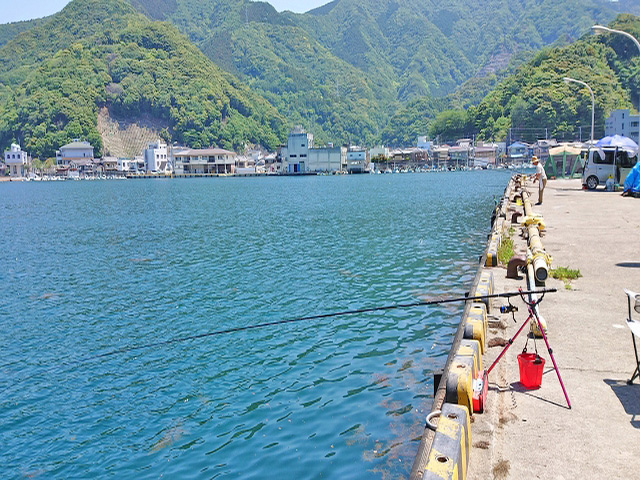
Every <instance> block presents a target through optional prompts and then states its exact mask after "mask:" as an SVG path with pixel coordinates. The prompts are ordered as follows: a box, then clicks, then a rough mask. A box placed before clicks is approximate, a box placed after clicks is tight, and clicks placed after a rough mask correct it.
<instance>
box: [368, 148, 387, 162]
mask: <svg viewBox="0 0 640 480" xmlns="http://www.w3.org/2000/svg"><path fill="white" fill-rule="evenodd" d="M389 155H390V153H389V147H385V146H384V145H380V146H378V147H374V148H372V149H371V150H369V158H374V159H378V158H389Z"/></svg>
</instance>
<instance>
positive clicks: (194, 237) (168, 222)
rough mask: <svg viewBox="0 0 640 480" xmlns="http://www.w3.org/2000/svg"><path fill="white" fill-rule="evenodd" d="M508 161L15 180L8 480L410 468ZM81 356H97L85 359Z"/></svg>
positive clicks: (7, 306)
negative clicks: (256, 174) (452, 298)
mask: <svg viewBox="0 0 640 480" xmlns="http://www.w3.org/2000/svg"><path fill="white" fill-rule="evenodd" d="M507 179H508V173H506V172H501V171H494V172H490V171H482V172H459V173H442V174H414V175H408V174H407V175H375V176H374V175H370V176H364V175H363V176H345V177H303V178H290V177H287V178H253V179H252V178H227V179H174V180H131V181H126V182H124V181H122V182H116V181H111V182H109V181H103V182H100V181H98V182H46V183H33V182H31V183H22V184H16V183H10V184H8V183H4V184H0V192H1V195H2V202H0V231H1V232H2V238H3V246H4V248H3V252H2V255H1V256H0V285H2V289H3V294H2V295H1V296H0V327H1V328H2V332H3V334H2V336H0V425H1V427H0V445H1V446H2V448H0V478H25V477H29V478H159V477H166V478H225V479H226V478H248V479H251V478H265V477H266V478H332V479H333V478H341V479H346V478H358V479H360V478H380V479H386V478H397V477H403V476H407V475H408V472H409V471H410V469H411V464H412V462H413V459H414V457H415V454H416V451H417V447H418V443H419V436H420V434H421V432H422V429H423V425H424V416H425V414H426V412H427V411H428V409H429V407H430V403H431V392H432V390H433V385H432V372H433V370H434V369H436V368H439V367H441V366H442V365H443V363H444V361H445V359H446V355H447V353H448V346H449V344H450V342H451V340H452V337H453V334H454V332H455V328H456V326H457V322H458V320H459V316H460V312H461V306H460V305H448V306H446V307H428V308H427V307H421V308H415V309H411V310H393V311H387V312H384V313H368V314H360V315H353V316H345V317H338V318H333V319H324V320H318V321H310V322H303V323H292V324H287V325H281V326H277V327H270V328H265V329H259V330H250V331H243V332H239V333H234V334H228V335H224V336H216V337H207V338H203V339H200V340H192V341H188V342H176V343H171V344H169V345H164V346H159V347H155V348H148V349H140V350H134V351H129V352H125V353H121V354H117V355H112V356H108V357H103V358H99V359H93V360H88V361H82V360H83V359H86V358H88V357H91V356H94V355H99V354H103V353H108V352H112V351H114V350H117V349H121V348H126V347H129V346H134V345H141V344H149V343H155V342H162V341H165V340H169V339H173V338H178V337H184V336H190V335H197V334H201V333H206V332H211V331H215V330H219V329H225V328H232V327H238V326H247V325H251V324H255V323H263V322H269V321H276V320H280V319H287V318H294V317H299V316H305V315H314V314H319V313H327V312H332V311H342V310H347V309H357V308H361V307H368V306H379V305H389V304H393V303H396V302H415V301H419V300H424V299H434V298H436V297H438V296H440V295H443V296H447V295H456V296H458V295H460V294H461V293H462V292H464V291H465V289H468V288H469V286H470V284H471V282H472V279H473V277H474V275H475V272H476V268H477V259H478V256H479V255H481V253H482V250H483V248H484V245H485V242H486V234H487V233H488V230H489V225H488V222H489V217H490V214H491V211H492V208H493V205H494V197H497V196H499V195H501V194H502V192H503V190H504V186H505V185H506V182H507ZM78 360H80V361H78Z"/></svg>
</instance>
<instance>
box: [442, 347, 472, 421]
mask: <svg viewBox="0 0 640 480" xmlns="http://www.w3.org/2000/svg"><path fill="white" fill-rule="evenodd" d="M444 398H445V400H444V401H445V402H449V403H455V404H456V405H464V406H465V407H467V409H468V410H469V411H470V412H471V411H473V358H471V357H453V362H452V363H451V366H450V367H449V372H448V374H447V383H446V393H445V397H444Z"/></svg>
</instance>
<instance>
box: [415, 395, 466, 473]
mask: <svg viewBox="0 0 640 480" xmlns="http://www.w3.org/2000/svg"><path fill="white" fill-rule="evenodd" d="M470 427H471V425H470V416H469V410H468V409H467V408H466V407H463V406H460V405H453V404H450V403H445V404H444V405H442V411H441V413H440V418H439V419H438V428H437V430H436V433H435V435H434V437H433V444H432V445H431V450H430V452H429V458H428V459H427V465H426V467H425V469H424V473H423V476H422V478H423V480H465V479H466V478H467V468H468V466H469V450H470V447H471V428H470Z"/></svg>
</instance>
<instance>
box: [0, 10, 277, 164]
mask: <svg viewBox="0 0 640 480" xmlns="http://www.w3.org/2000/svg"><path fill="white" fill-rule="evenodd" d="M0 84H2V85H3V88H2V90H0V102H2V103H1V104H0V144H2V145H7V144H8V143H10V142H11V141H14V140H20V141H21V143H22V145H23V146H24V147H25V148H26V149H27V150H28V151H29V152H30V153H32V155H34V156H38V157H50V156H52V155H54V154H55V150H56V149H57V148H58V147H59V146H61V145H63V144H64V143H66V142H68V141H69V140H71V139H72V138H86V139H88V140H89V141H90V142H91V143H92V144H93V145H95V146H96V147H98V148H97V150H98V153H100V152H101V146H102V139H101V137H100V134H99V132H98V130H97V112H98V109H99V108H101V107H106V108H108V109H109V111H110V112H111V114H112V115H114V116H116V117H125V118H127V119H129V120H133V121H135V119H136V118H138V117H141V116H147V117H148V116H151V117H153V118H155V119H156V120H157V122H158V123H160V124H163V125H165V128H164V133H163V135H164V136H165V137H166V138H167V139H168V140H173V141H178V142H182V143H185V144H188V145H190V146H193V147H207V146H210V145H218V146H220V147H224V148H230V149H238V148H242V147H243V146H244V145H245V144H261V145H263V146H266V147H269V148H275V146H276V145H277V144H279V143H280V142H281V141H282V140H283V139H284V138H286V131H287V127H286V125H285V121H284V119H283V117H282V116H281V115H280V114H279V113H278V112H277V111H276V109H275V108H273V106H271V105H270V104H269V103H268V102H266V101H265V100H264V99H263V98H261V97H260V96H258V95H256V94H254V93H253V92H252V91H251V90H250V89H249V88H248V87H247V86H245V85H243V84H241V82H240V81H238V80H237V78H235V77H233V76H232V75H230V74H228V73H226V72H224V71H222V70H220V69H219V68H218V67H216V66H215V65H214V64H213V63H212V62H210V61H209V60H208V59H207V58H206V57H205V56H204V55H203V54H202V53H201V52H200V51H198V49H197V48H196V47H194V46H193V45H192V44H191V43H190V42H189V41H188V40H187V39H186V38H185V37H183V36H182V35H181V34H180V33H179V32H178V31H177V30H176V29H175V28H174V27H173V26H171V25H169V24H167V23H161V22H152V21H150V20H148V19H147V18H145V17H144V16H142V15H140V14H139V13H137V12H136V11H135V10H134V9H133V8H132V7H131V6H130V5H129V4H127V3H125V2H123V1H121V0H74V1H73V2H71V3H70V4H69V5H67V7H65V9H64V10H63V11H62V12H60V13H58V14H57V15H55V16H53V17H50V18H49V19H48V20H46V21H45V22H43V23H42V24H41V25H39V26H36V27H34V28H32V29H30V30H28V31H26V32H23V33H21V34H19V35H17V36H16V37H15V38H13V39H12V40H10V41H9V42H8V43H7V44H6V45H5V46H4V47H2V48H1V49H0Z"/></svg>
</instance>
